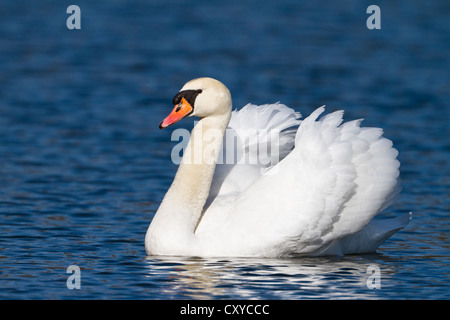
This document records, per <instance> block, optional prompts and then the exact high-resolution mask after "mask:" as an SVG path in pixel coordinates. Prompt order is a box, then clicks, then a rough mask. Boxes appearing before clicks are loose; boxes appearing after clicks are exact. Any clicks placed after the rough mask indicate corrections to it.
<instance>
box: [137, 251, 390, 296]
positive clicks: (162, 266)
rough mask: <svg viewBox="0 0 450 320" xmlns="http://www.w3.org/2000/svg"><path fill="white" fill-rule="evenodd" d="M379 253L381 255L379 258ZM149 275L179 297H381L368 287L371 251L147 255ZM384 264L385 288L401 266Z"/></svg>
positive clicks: (163, 290)
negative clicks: (329, 255) (288, 255)
mask: <svg viewBox="0 0 450 320" xmlns="http://www.w3.org/2000/svg"><path fill="white" fill-rule="evenodd" d="M378 257H379V255H376V258H378ZM145 262H146V263H147V268H148V274H147V277H148V278H149V280H151V281H152V282H155V279H157V281H158V282H159V283H160V284H161V285H160V286H159V290H160V291H159V292H160V294H161V296H165V297H170V298H173V299H232V298H233V299H298V297H299V296H301V297H303V298H306V299H308V298H312V299H314V298H324V297H326V298H332V299H333V298H334V299H344V298H352V299H355V298H361V299H373V298H377V292H376V290H371V289H369V288H368V287H367V285H366V281H367V279H368V277H369V274H367V268H368V266H370V265H372V264H374V262H373V261H372V259H371V257H370V256H367V257H363V256H361V257H353V258H339V259H337V258H306V259H305V258H303V259H257V258H233V259H228V258H227V259H220V258H197V257H191V258H184V257H147V258H146V260H145ZM376 265H377V266H379V268H380V269H381V270H382V283H383V285H384V288H385V289H386V286H389V278H390V276H391V275H392V274H394V273H395V270H393V269H392V267H390V266H388V265H380V263H379V259H377V263H376ZM155 298H157V297H155Z"/></svg>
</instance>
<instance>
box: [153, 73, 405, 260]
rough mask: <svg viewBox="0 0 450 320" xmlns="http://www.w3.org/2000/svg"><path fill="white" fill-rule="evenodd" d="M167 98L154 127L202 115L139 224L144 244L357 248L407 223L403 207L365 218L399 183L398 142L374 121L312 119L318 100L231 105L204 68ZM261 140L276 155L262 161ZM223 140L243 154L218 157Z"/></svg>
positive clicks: (313, 250)
mask: <svg viewBox="0 0 450 320" xmlns="http://www.w3.org/2000/svg"><path fill="white" fill-rule="evenodd" d="M173 103H174V105H175V108H174V109H173V111H172V113H171V114H170V115H169V116H168V117H167V118H166V119H164V120H163V121H162V122H161V124H160V128H164V127H167V126H169V125H171V124H172V123H174V122H176V121H178V120H180V119H182V118H184V117H186V116H197V117H200V121H199V122H198V123H197V124H196V125H195V127H194V129H193V130H192V133H191V138H190V140H189V143H188V144H187V147H186V149H185V150H184V155H183V159H182V161H181V164H180V166H179V168H178V171H177V173H176V176H175V179H174V181H173V183H172V185H171V187H170V188H169V190H168V191H167V194H166V195H165V197H164V199H163V201H162V203H161V205H160V207H159V209H158V210H157V212H156V214H155V216H154V218H153V220H152V222H151V224H150V226H149V228H148V230H147V234H146V237H145V248H146V252H147V254H149V255H184V256H186V255H189V256H247V257H252V256H254V257H283V256H297V255H328V254H349V253H363V252H371V251H375V249H376V248H377V247H378V246H379V245H380V244H381V243H382V242H383V241H384V240H386V239H387V238H389V237H390V236H391V235H392V234H394V233H395V232H396V231H397V230H399V229H401V228H403V227H404V226H405V225H406V224H408V221H409V216H408V215H404V216H400V217H397V218H393V219H384V220H372V218H373V217H374V216H376V215H377V214H378V213H379V212H380V211H381V210H383V209H384V208H386V207H387V206H388V205H389V204H390V203H391V202H392V201H393V199H394V197H395V196H396V195H397V194H398V191H399V189H400V188H399V186H398V183H397V180H398V179H397V178H398V175H399V171H398V168H399V162H398V161H397V160H396V157H397V154H398V152H397V151H396V150H395V149H394V148H393V147H392V142H391V141H390V140H387V139H386V138H383V137H382V130H381V129H378V128H361V127H360V122H361V121H360V120H355V121H350V122H346V123H343V124H342V115H343V112H342V111H337V112H334V113H331V114H328V115H326V116H324V117H321V118H320V119H319V120H318V117H319V115H320V114H321V113H322V112H323V111H324V107H321V108H318V109H317V110H315V111H314V112H313V113H312V114H311V115H310V116H309V117H307V118H306V119H304V120H303V121H301V120H299V117H300V114H298V113H296V112H294V111H293V110H292V109H290V108H288V107H286V106H284V105H282V104H273V105H264V106H254V105H247V106H245V107H244V108H243V109H242V110H240V111H233V112H232V110H231V109H232V104H231V95H230V92H229V90H228V89H227V88H226V87H225V86H224V85H223V84H222V83H221V82H219V81H217V80H214V79H211V78H199V79H194V80H191V81H189V82H188V83H186V84H185V85H184V86H183V88H182V89H181V90H180V92H179V93H178V94H177V95H176V96H175V98H174V100H173ZM228 125H229V127H228V128H229V129H231V130H232V132H233V133H234V134H235V138H236V140H237V141H238V142H236V143H235V144H234V146H233V145H231V147H229V144H228V143H226V144H225V143H223V140H224V139H223V137H224V134H225V131H226V129H227V126H228ZM255 129H265V130H255ZM228 131H229V130H228ZM228 131H227V132H228ZM274 137H275V138H276V139H273V138H274ZM227 139H228V138H227ZM231 140H232V141H234V140H233V139H231ZM261 141H262V142H263V144H264V143H265V142H267V141H274V142H273V143H272V144H270V147H271V148H272V149H273V150H271V151H273V152H272V153H273V154H277V155H279V158H280V159H279V160H281V161H279V162H278V163H276V161H272V163H270V162H269V161H267V160H268V158H269V157H272V156H273V154H272V155H270V156H269V155H268V154H269V153H268V152H264V153H263V156H262V157H259V158H258V157H255V156H257V153H258V152H260V149H257V148H254V147H253V146H254V145H255V144H257V143H259V144H260V145H262V144H261ZM222 146H224V147H223V150H222ZM227 148H229V149H230V148H231V150H232V151H241V153H240V157H239V158H240V160H242V159H244V161H239V162H240V163H237V164H236V163H231V164H230V163H226V164H217V165H216V162H217V159H218V158H219V156H220V155H223V154H225V153H226V156H227V157H230V159H232V160H234V162H237V161H236V160H237V157H234V154H233V153H232V154H231V156H230V155H229V153H227V151H229V149H228V150H227ZM255 149H256V153H255ZM275 151H279V152H275ZM238 153H239V152H238ZM260 153H262V152H260ZM233 157H234V159H233ZM252 159H253V160H254V159H257V160H258V162H257V163H255V162H256V161H252ZM228 162H230V161H228Z"/></svg>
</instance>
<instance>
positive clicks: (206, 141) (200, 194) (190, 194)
mask: <svg viewBox="0 0 450 320" xmlns="http://www.w3.org/2000/svg"><path fill="white" fill-rule="evenodd" d="M230 115H231V114H230V113H228V114H225V115H219V116H209V117H206V118H202V119H201V120H200V121H199V122H198V123H197V125H196V126H195V127H194V129H193V130H192V132H191V138H190V140H189V143H188V144H187V146H186V149H185V151H184V155H183V159H182V161H181V164H180V166H179V168H178V171H177V173H176V176H175V179H174V181H173V183H172V185H171V187H170V188H169V190H168V191H167V193H166V195H165V197H164V200H163V201H162V203H161V205H160V207H159V209H158V211H157V212H156V214H155V217H154V218H153V220H152V223H151V225H150V227H149V229H148V231H147V236H146V247H147V252H149V253H160V252H152V251H160V250H159V248H161V247H162V248H164V249H163V250H164V251H170V249H171V248H167V247H168V246H170V245H171V243H174V244H176V245H178V246H179V245H186V246H189V245H193V244H192V243H191V242H192V241H194V238H195V237H194V232H195V229H196V227H197V225H198V223H199V222H200V219H201V216H202V212H203V207H204V205H205V202H206V199H207V198H208V195H209V189H210V187H211V181H212V178H213V175H214V170H215V166H216V162H217V157H218V155H219V152H220V150H221V147H222V140H223V135H224V133H225V129H226V127H227V125H228V122H229V120H230ZM152 238H153V239H152ZM163 242H164V243H163ZM172 253H173V254H176V252H172Z"/></svg>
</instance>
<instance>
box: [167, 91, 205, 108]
mask: <svg viewBox="0 0 450 320" xmlns="http://www.w3.org/2000/svg"><path fill="white" fill-rule="evenodd" d="M200 93H202V90H201V89H198V90H183V91H180V92H178V93H177V94H176V95H175V97H173V100H172V103H173V104H174V105H177V104H179V103H180V102H181V98H185V99H186V101H187V102H189V104H190V105H191V106H192V107H194V102H195V98H197V96H198V95H199V94H200Z"/></svg>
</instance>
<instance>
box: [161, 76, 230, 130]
mask: <svg viewBox="0 0 450 320" xmlns="http://www.w3.org/2000/svg"><path fill="white" fill-rule="evenodd" d="M172 102H173V104H174V105H175V107H174V108H173V110H172V112H171V113H170V114H169V115H168V116H167V118H165V119H164V120H163V121H161V123H160V124H159V128H160V129H163V128H165V127H168V126H170V125H171V124H174V123H175V122H177V121H179V120H181V119H183V118H185V117H188V116H197V117H200V118H205V117H209V116H214V115H226V114H229V113H230V112H231V94H230V91H229V90H228V88H227V87H226V86H225V85H224V84H223V83H222V82H220V81H218V80H215V79H212V78H198V79H194V80H191V81H189V82H188V83H186V84H185V85H184V86H183V88H181V90H180V91H179V92H178V93H177V94H176V95H175V97H174V98H173V101H172Z"/></svg>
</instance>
